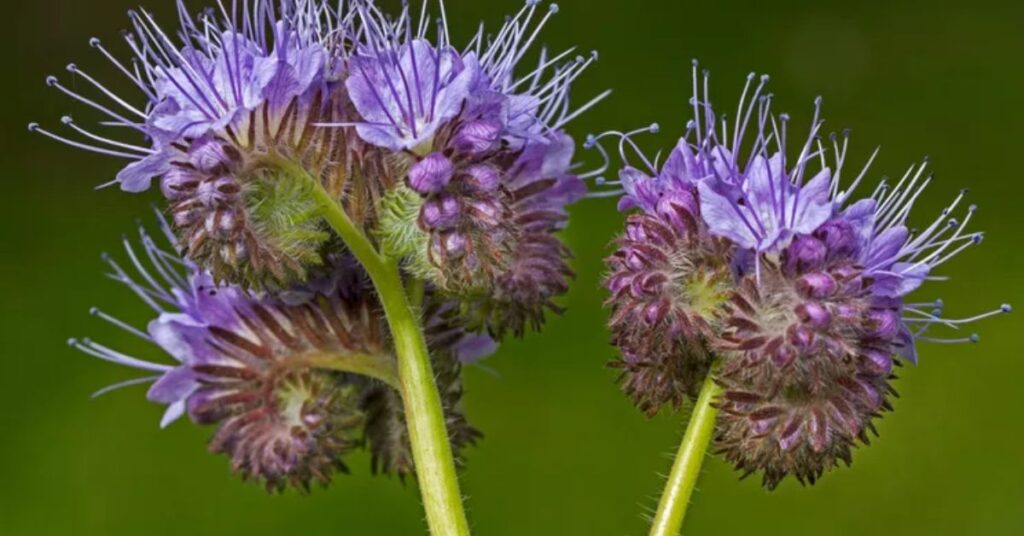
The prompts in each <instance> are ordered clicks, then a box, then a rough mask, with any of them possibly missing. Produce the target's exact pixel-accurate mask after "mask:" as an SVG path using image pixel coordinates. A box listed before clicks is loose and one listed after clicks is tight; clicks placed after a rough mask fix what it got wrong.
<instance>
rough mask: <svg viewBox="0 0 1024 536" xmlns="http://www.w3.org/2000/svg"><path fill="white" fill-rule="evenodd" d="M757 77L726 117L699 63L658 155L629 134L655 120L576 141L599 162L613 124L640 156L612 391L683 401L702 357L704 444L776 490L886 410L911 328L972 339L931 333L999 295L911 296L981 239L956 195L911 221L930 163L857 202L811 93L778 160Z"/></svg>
mask: <svg viewBox="0 0 1024 536" xmlns="http://www.w3.org/2000/svg"><path fill="white" fill-rule="evenodd" d="M767 81H768V77H767V76H763V77H761V78H760V79H757V78H756V77H755V76H754V75H753V74H751V75H750V77H749V78H748V79H747V86H746V88H745V89H744V91H743V94H742V96H741V97H740V104H739V108H738V111H737V114H736V117H735V119H734V121H733V122H732V123H730V122H728V121H727V120H726V119H725V118H724V117H719V116H717V115H716V112H715V111H714V109H713V107H712V106H711V103H710V100H709V99H708V77H707V74H706V73H704V75H703V76H698V74H697V72H696V63H695V64H694V96H693V98H692V99H691V104H692V105H693V111H694V117H693V119H692V120H691V121H690V122H689V123H688V124H687V128H686V135H685V136H684V137H683V138H682V139H681V140H680V141H679V143H678V144H677V145H676V147H675V148H674V149H673V150H672V152H671V154H670V155H669V157H668V158H667V159H666V160H665V162H664V164H661V165H658V164H657V163H656V162H652V161H651V160H649V159H648V158H647V157H646V156H644V154H643V153H642V152H641V151H640V150H639V148H638V147H637V145H636V144H635V143H634V141H633V139H632V138H633V137H634V136H635V135H636V134H639V133H641V132H644V131H649V130H656V128H649V129H641V130H638V131H635V132H630V133H618V132H611V133H608V134H604V135H602V136H598V137H591V138H590V139H589V140H588V143H587V146H588V147H593V148H597V149H598V150H599V151H600V152H601V153H602V154H603V155H605V157H606V158H607V152H606V151H605V149H604V148H603V146H602V144H601V143H602V141H603V140H604V139H606V138H608V137H616V138H618V139H619V152H620V155H621V156H622V158H623V160H624V161H627V162H628V161H629V160H638V161H639V162H640V166H639V167H634V166H630V165H628V164H627V165H626V166H625V167H624V168H623V169H622V170H621V172H620V181H618V183H617V184H618V185H619V186H620V188H621V190H620V191H621V192H622V194H623V195H622V197H621V201H620V203H619V207H620V209H622V210H627V211H635V213H634V214H632V215H630V216H629V220H628V223H627V231H626V234H625V236H623V237H622V238H621V239H620V240H619V249H618V251H617V252H616V253H615V254H614V255H613V256H612V257H610V258H609V261H608V262H609V266H610V268H611V274H610V275H609V278H608V280H607V284H608V287H609V290H610V291H611V293H612V296H611V297H610V299H609V305H610V306H611V308H612V313H613V314H612V320H611V327H612V332H613V336H614V338H613V342H614V343H615V344H616V345H617V346H618V347H619V348H620V350H621V351H622V360H621V362H619V363H618V366H619V367H620V368H622V370H623V386H624V388H625V390H626V391H627V393H628V394H630V395H631V396H632V397H633V398H634V400H635V401H636V402H637V404H638V405H639V406H640V407H641V409H644V410H645V411H647V412H648V413H652V414H653V413H656V412H657V411H658V409H660V407H662V406H664V405H666V404H673V405H678V404H680V403H681V401H682V400H684V399H685V398H687V397H693V396H694V394H695V392H696V389H697V386H698V385H699V384H700V382H701V381H702V380H703V377H704V375H706V374H707V373H709V369H710V373H711V374H713V375H714V378H715V380H716V381H717V382H718V383H719V384H720V385H721V386H722V387H723V388H724V394H723V396H722V398H721V400H720V401H719V402H718V404H719V407H720V408H721V411H722V413H721V417H720V418H719V421H718V423H717V429H716V436H715V441H716V445H717V448H718V450H719V451H720V452H721V453H722V454H723V455H724V456H725V457H726V459H728V460H729V461H731V462H733V463H734V464H735V465H736V466H737V467H738V468H739V469H740V470H742V471H744V472H745V473H746V474H750V473H754V472H760V473H762V475H763V479H764V484H765V486H767V487H769V488H773V487H775V486H776V485H777V484H778V483H779V482H780V481H781V480H782V479H783V478H785V477H786V476H788V475H793V476H794V477H796V478H797V479H798V480H800V481H801V482H811V483H813V482H814V481H815V480H817V479H818V478H820V477H821V475H822V474H823V472H824V471H825V470H827V469H829V468H831V467H832V466H834V465H836V464H837V463H838V462H839V461H843V462H846V463H850V461H851V459H852V458H851V450H852V448H853V447H854V446H855V444H856V443H857V442H858V441H862V442H867V440H868V433H869V432H872V431H874V426H873V424H872V421H873V419H875V418H876V417H878V416H879V415H880V414H881V412H883V411H885V410H890V409H891V406H890V404H889V402H888V398H889V396H890V395H892V394H893V390H892V387H891V385H890V382H891V380H892V379H893V378H894V376H893V374H892V371H893V367H894V366H895V365H898V364H899V363H900V360H905V361H910V362H914V363H916V362H917V348H916V346H917V343H918V342H919V341H934V342H947V343H948V342H976V341H977V336H974V335H972V336H970V337H963V338H955V339H937V338H933V337H931V336H930V335H929V334H928V332H929V330H930V329H931V328H933V327H936V326H946V327H949V328H959V326H961V325H962V324H966V323H969V322H972V321H975V320H980V319H982V318H985V317H988V316H992V315H996V314H1001V313H1006V312H1009V311H1010V307H1009V306H1008V305H1004V306H1002V307H1000V308H999V309H997V310H995V311H992V312H990V313H985V314H982V315H978V316H976V317H972V318H966V319H960V320H956V319H949V318H944V317H943V316H942V312H941V308H942V302H941V301H935V302H925V303H912V302H911V301H910V300H909V299H908V298H907V297H908V295H909V294H910V293H911V292H913V291H915V290H917V289H918V288H919V287H920V286H921V285H922V283H923V282H924V281H926V280H929V279H938V277H936V276H935V271H936V270H937V269H938V268H939V267H941V266H942V265H943V264H945V263H946V262H947V261H948V260H950V259H951V258H953V257H954V256H956V255H957V254H959V253H960V252H962V251H963V250H965V249H967V248H969V247H971V246H973V245H975V244H977V243H979V242H980V241H981V234H980V233H973V232H968V231H967V224H968V222H969V221H970V219H971V217H972V215H973V214H974V211H975V207H973V206H972V207H969V208H968V209H967V210H966V212H965V213H962V214H963V216H962V218H961V217H960V216H959V215H957V213H956V211H957V209H958V208H959V207H960V205H961V202H962V199H963V195H964V194H963V192H961V194H960V195H959V196H958V197H957V198H956V199H955V200H954V201H953V202H952V203H951V204H950V205H949V206H948V207H947V208H946V209H945V210H943V211H942V213H941V214H940V215H939V216H938V217H937V218H935V219H934V220H932V221H931V222H930V223H929V224H928V225H927V226H925V227H923V228H922V230H919V231H916V232H915V231H911V230H910V228H909V225H908V220H909V218H910V214H911V211H912V208H913V206H914V204H915V202H916V201H917V200H918V199H919V197H920V196H921V194H922V193H923V191H924V189H925V187H926V186H928V184H929V183H930V182H931V177H930V176H929V175H928V174H926V171H925V170H926V163H923V164H920V165H916V166H912V167H911V168H910V170H909V171H908V172H907V173H906V174H905V175H904V176H903V178H902V179H901V180H900V181H898V182H897V183H896V184H895V185H894V186H889V185H887V184H886V183H885V182H884V181H883V183H882V184H880V185H879V186H878V187H877V188H876V189H875V191H874V192H873V193H872V194H871V195H870V196H868V197H866V198H863V199H860V200H856V199H855V197H854V195H855V190H856V189H857V187H858V186H859V185H860V184H861V182H862V181H863V180H864V178H865V176H866V175H867V173H868V168H869V167H870V164H871V162H870V161H869V162H868V164H867V165H866V166H865V167H864V169H863V170H862V171H860V173H859V174H858V175H857V176H856V177H855V178H854V179H853V180H851V181H848V182H846V181H844V180H843V176H842V172H843V164H844V162H845V160H846V155H847V147H848V133H847V132H844V133H842V135H841V136H840V135H832V136H830V137H829V138H828V141H825V140H823V139H822V136H821V132H820V129H821V125H822V120H821V118H820V108H821V99H820V98H819V99H817V100H816V101H815V105H814V116H813V119H812V122H811V128H810V133H809V134H808V136H807V137H806V138H801V140H800V143H799V145H798V146H797V151H798V152H797V154H796V157H795V158H792V157H791V154H790V151H789V150H788V149H787V140H789V139H790V138H789V136H788V131H789V123H790V119H789V117H788V116H787V115H786V114H779V115H774V114H773V113H772V112H771V101H772V96H771V94H767V93H765V84H766V83H767ZM630 157H631V158H630ZM873 159H874V156H872V158H871V160H873ZM844 183H845V187H844ZM713 356H717V357H718V359H719V364H718V365H717V366H712V360H713Z"/></svg>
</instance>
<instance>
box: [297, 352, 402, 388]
mask: <svg viewBox="0 0 1024 536" xmlns="http://www.w3.org/2000/svg"><path fill="white" fill-rule="evenodd" d="M300 362H301V363H302V364H303V365H308V366H311V367H315V368H320V369H327V370H337V371H340V372H354V373H356V374H361V375H363V376H367V377H370V378H375V379H378V380H380V381H382V382H384V383H386V384H388V385H390V386H391V387H394V388H395V389H399V388H400V387H401V386H400V384H399V382H398V369H397V367H396V366H395V364H394V362H393V361H392V360H391V356H380V355H371V354H314V355H311V356H309V357H306V358H304V359H303V360H302V361H300Z"/></svg>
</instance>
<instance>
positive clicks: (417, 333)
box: [302, 171, 469, 536]
mask: <svg viewBox="0 0 1024 536" xmlns="http://www.w3.org/2000/svg"><path fill="white" fill-rule="evenodd" d="M302 174H303V176H306V177H307V178H308V179H309V181H310V182H311V183H312V184H311V186H312V188H313V190H312V193H313V195H314V197H315V198H316V199H317V201H318V202H319V203H320V205H321V206H322V207H323V215H324V218H325V219H326V220H327V222H328V223H329V224H330V225H331V227H332V228H333V229H334V231H335V232H337V233H338V235H339V236H340V237H341V238H342V240H344V241H345V244H346V245H347V246H348V248H349V250H350V251H351V252H352V253H353V254H354V255H355V256H356V258H357V259H358V260H359V262H360V263H361V264H362V265H363V267H364V268H365V269H366V271H367V272H368V273H369V274H370V279H372V280H373V285H374V287H375V288H376V290H377V294H378V296H379V297H380V301H381V305H383V307H384V313H385V314H386V315H387V319H388V325H389V327H390V328H391V335H392V338H393V339H394V343H395V353H396V355H397V358H398V381H399V387H400V391H401V393H402V402H403V404H404V407H405V418H406V424H407V426H408V428H409V442H410V443H411V445H412V455H413V460H414V462H415V466H416V478H417V480H418V481H419V484H420V494H421V495H422V497H423V507H424V509H425V510H426V513H427V524H428V526H429V527H430V532H431V534H433V535H434V536H467V535H468V534H469V524H468V522H467V521H466V514H465V511H464V510H463V507H462V495H461V493H460V492H459V481H458V476H457V474H456V472H455V461H454V458H453V457H452V448H451V443H450V441H449V439H448V430H447V428H446V427H445V417H444V409H443V407H442V405H441V396H440V394H439V393H438V390H437V384H436V383H435V380H434V372H433V370H432V369H431V366H430V354H429V352H428V350H427V343H426V339H424V337H423V329H422V327H421V326H420V321H419V315H418V312H417V310H416V308H415V307H414V306H413V305H412V304H411V303H410V301H409V298H408V297H407V296H406V291H405V287H404V286H403V284H402V275H401V272H400V271H399V268H398V263H397V262H396V261H395V260H393V259H388V258H386V257H384V256H382V255H381V254H380V253H378V252H377V250H376V248H375V247H374V246H373V244H372V243H370V241H369V239H367V238H366V235H365V234H364V233H363V231H362V230H361V229H359V228H357V227H356V225H355V224H354V223H353V222H352V221H351V220H350V219H349V217H348V215H347V214H346V213H345V211H344V210H343V209H342V208H341V206H339V204H338V202H337V200H335V199H334V198H333V197H332V196H331V195H330V193H328V192H327V190H325V189H324V188H323V186H322V185H321V184H320V181H318V180H315V179H313V178H312V177H309V176H308V174H306V173H305V172H304V171H303V172H302Z"/></svg>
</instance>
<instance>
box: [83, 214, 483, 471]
mask: <svg viewBox="0 0 1024 536" xmlns="http://www.w3.org/2000/svg"><path fill="white" fill-rule="evenodd" d="M163 230H164V234H165V237H166V238H167V239H168V240H170V241H171V243H172V245H173V244H174V240H175V239H174V237H173V235H172V234H171V233H170V229H169V228H168V227H167V226H166V224H164V225H163ZM140 240H141V243H142V251H141V252H139V251H138V250H136V249H135V248H133V247H132V245H131V244H130V243H129V242H127V241H126V242H125V248H126V251H127V254H128V257H129V259H130V260H131V264H132V265H133V267H134V268H135V269H136V270H137V271H138V275H137V276H132V275H130V274H129V273H128V272H127V271H126V270H124V269H123V268H122V267H121V266H120V265H119V264H118V263H117V262H115V261H113V260H112V259H110V258H107V263H108V264H109V265H110V267H111V269H112V274H111V276H112V277H113V278H114V279H115V280H116V281H118V282H120V283H122V284H124V285H125V286H127V287H128V288H129V289H130V290H132V291H133V292H134V293H135V294H136V295H137V296H139V298H140V299H142V300H143V301H144V302H145V303H146V304H147V305H149V306H150V307H151V308H153V310H154V314H155V315H156V318H155V319H153V320H152V321H151V322H150V323H149V325H148V327H147V328H146V329H145V330H140V329H137V328H135V327H132V326H130V325H128V324H126V323H124V322H122V321H120V320H117V319H116V318H114V317H112V316H110V315H108V314H106V313H104V312H102V311H100V310H98V309H94V310H93V314H95V315H97V316H99V317H101V318H103V319H105V320H107V321H109V322H111V323H113V324H114V325H116V326H118V327H120V328H122V329H125V330H127V331H128V332H130V333H132V334H134V335H137V336H138V337H140V338H143V339H145V340H147V341H149V342H151V343H153V344H155V345H156V346H158V347H159V348H160V349H162V350H163V351H164V352H165V353H167V354H168V355H170V356H171V357H172V358H173V361H174V362H173V364H162V363H157V362H150V361H144V360H141V359H138V358H135V357H131V356H129V355H126V354H124V353H122V352H118V351H117V350H114V349H112V348H109V347H106V346H103V345H101V344H99V343H96V342H93V341H91V340H89V339H83V340H74V339H73V340H72V341H71V344H72V346H74V347H76V348H78V349H80V350H82V351H84V352H86V353H88V354H90V355H93V356H96V357H99V358H100V359H104V360H107V361H111V362H114V363H117V364H120V365H124V366H128V367H131V368H135V369H139V370H144V371H148V372H151V373H153V375H150V376H147V377H143V378H140V379H136V380H129V381H128V382H124V383H121V384H118V385H114V386H111V387H108V388H106V389H103V390H102V391H100V393H98V394H102V393H106V392H109V391H112V390H115V389H118V388H121V387H125V386H128V385H134V384H137V383H142V382H152V383H153V384H152V386H151V387H150V389H149V393H148V398H149V400H151V401H153V402H157V403H159V404H162V405H165V406H167V409H166V410H165V413H164V416H163V419H162V420H161V426H162V427H163V426H167V425H169V424H170V423H172V422H174V421H175V420H178V419H179V418H180V417H182V416H183V415H188V417H189V418H190V419H191V420H192V421H193V422H195V423H198V424H215V425H217V427H218V428H217V432H216V433H215V434H214V437H213V439H212V440H211V443H210V448H211V450H213V451H215V452H223V453H225V454H227V455H228V456H229V457H231V459H232V466H233V467H234V468H235V469H236V470H238V471H239V472H241V473H242V474H243V475H244V476H246V477H253V478H257V479H261V480H263V481H264V483H265V484H266V485H267V487H268V489H271V490H280V489H282V488H283V487H285V486H286V485H289V484H290V485H294V486H296V487H299V488H302V489H308V487H309V485H310V484H311V483H312V482H319V483H321V484H327V483H328V482H329V481H330V479H331V477H332V476H333V474H334V473H335V472H336V471H337V470H339V469H343V468H344V465H343V463H342V457H343V456H344V455H345V454H347V453H348V452H349V451H351V450H354V449H355V448H356V447H358V445H359V438H360V437H361V436H363V435H368V436H370V438H371V450H372V451H373V455H374V457H375V459H376V460H378V461H379V462H380V464H382V465H381V466H380V468H381V469H383V470H385V471H392V470H393V471H396V472H399V473H400V474H406V473H408V472H411V470H412V467H411V465H402V464H400V463H398V458H395V459H392V458H391V457H392V456H398V453H401V452H405V451H407V450H408V445H406V444H404V443H401V444H396V443H395V441H396V440H397V439H396V438H404V437H405V436H404V430H405V428H404V427H405V424H404V422H403V421H402V420H401V416H400V414H398V415H397V416H396V415H391V416H390V417H388V418H387V419H385V420H387V421H388V422H387V423H382V422H381V419H384V418H385V416H384V415H383V414H382V412H383V411H385V410H387V411H391V410H393V409H395V408H393V407H391V406H389V405H387V404H383V402H381V401H382V400H385V399H386V400H391V399H396V400H398V401H399V407H400V399H399V398H398V396H397V392H396V391H394V388H393V387H391V385H389V382H391V383H393V382H394V381H395V374H396V372H395V363H394V357H393V351H392V349H391V348H390V346H389V342H388V340H387V338H386V337H385V336H384V333H386V331H385V330H386V325H385V320H384V317H383V314H382V312H381V310H380V306H379V305H378V304H377V303H376V299H375V298H374V297H373V294H372V292H371V291H370V290H369V287H368V282H367V277H366V276H365V274H364V273H363V272H362V271H361V269H360V268H359V267H358V265H357V264H356V263H355V262H354V261H352V260H351V259H342V260H338V261H336V262H333V263H332V265H331V268H330V269H325V270H323V271H321V272H320V273H318V275H317V277H316V278H314V279H312V280H311V282H310V283H309V284H307V285H303V286H299V287H293V288H292V289H290V290H289V291H287V292H283V293H280V294H277V295H272V294H266V293H252V292H249V291H246V290H243V289H241V288H239V287H236V286H222V285H218V284H216V282H215V281H214V280H213V278H212V277H211V276H210V274H209V273H207V272H204V271H203V270H202V269H200V268H198V267H197V266H196V265H194V264H193V263H191V262H189V261H183V260H182V259H180V258H178V257H177V256H176V255H175V254H172V253H169V252H167V251H165V250H163V249H161V248H160V247H159V246H157V245H156V243H155V241H154V239H153V238H152V237H151V236H150V235H149V234H147V233H146V232H145V231H144V230H140ZM436 303H437V301H436V298H434V297H433V296H430V297H428V300H427V304H428V305H429V306H430V307H439V306H438V305H436ZM428 342H429V344H430V346H431V349H432V351H433V352H432V353H433V361H434V363H433V364H434V367H435V370H436V371H439V372H438V374H439V383H440V385H439V387H440V388H441V389H442V390H443V392H444V393H445V408H446V411H448V412H449V413H450V415H449V416H448V418H449V423H452V424H450V425H451V426H452V433H453V442H454V443H455V446H456V447H460V446H463V445H465V444H468V443H471V442H472V441H473V440H475V438H476V437H477V436H478V435H479V434H478V433H477V432H476V431H475V430H473V429H472V427H470V426H469V425H468V424H467V423H466V422H465V419H464V418H463V417H462V416H461V414H459V412H458V409H457V408H458V403H459V399H460V397H461V389H460V388H459V382H460V379H459V377H460V375H459V368H460V365H461V363H462V362H463V361H465V362H471V361H473V360H476V359H480V358H482V357H484V356H485V355H487V354H489V353H490V352H492V351H493V350H494V343H493V341H490V342H488V339H486V338H482V337H480V336H476V335H471V334H468V333H466V332H465V331H463V330H462V329H461V328H459V327H458V326H453V325H449V324H447V323H445V320H444V319H443V318H441V317H436V318H434V319H432V320H430V322H429V323H428ZM338 371H344V372H348V373H349V374H341V373H340V372H338ZM442 375H443V378H442ZM382 404H383V405H382Z"/></svg>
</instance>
